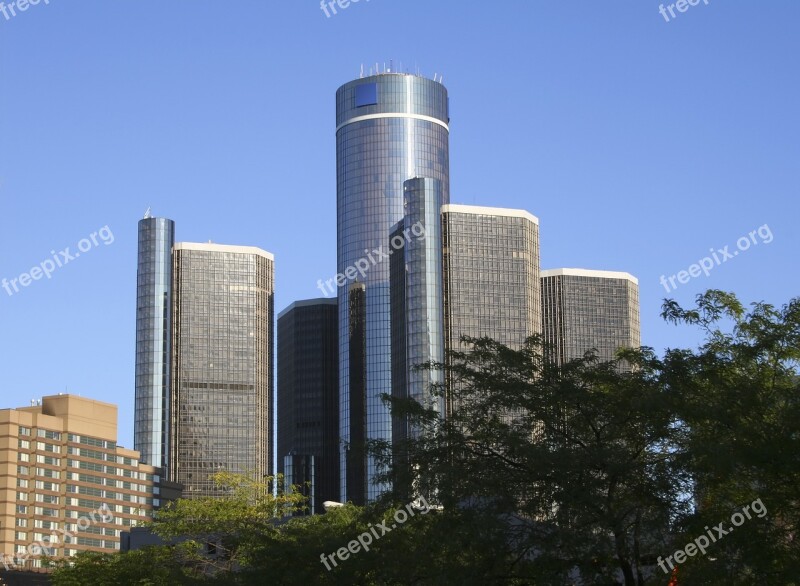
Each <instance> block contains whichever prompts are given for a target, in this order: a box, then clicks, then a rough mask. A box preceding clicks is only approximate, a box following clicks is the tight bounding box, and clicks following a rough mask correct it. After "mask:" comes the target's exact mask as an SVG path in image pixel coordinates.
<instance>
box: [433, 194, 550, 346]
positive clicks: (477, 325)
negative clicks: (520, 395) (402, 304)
mask: <svg viewBox="0 0 800 586" xmlns="http://www.w3.org/2000/svg"><path fill="white" fill-rule="evenodd" d="M442 240H443V258H444V316H445V317H444V319H445V346H446V348H447V349H448V350H459V349H462V348H463V347H462V345H461V342H460V338H461V336H463V335H466V336H471V337H473V338H480V337H482V336H488V337H490V338H492V339H494V340H496V341H497V342H500V343H502V344H505V345H507V346H509V347H512V348H519V347H521V346H522V345H523V344H524V342H525V339H526V338H527V337H528V336H532V335H534V334H537V333H540V332H541V328H542V325H541V319H542V318H541V284H540V276H539V220H538V219H537V218H536V217H535V216H533V215H531V214H529V213H528V212H526V211H524V210H512V209H504V208H488V207H477V206H466V205H445V206H443V207H442Z"/></svg>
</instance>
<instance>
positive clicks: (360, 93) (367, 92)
mask: <svg viewBox="0 0 800 586" xmlns="http://www.w3.org/2000/svg"><path fill="white" fill-rule="evenodd" d="M377 103H378V84H377V83H365V84H363V85H359V86H356V108H360V107H361V106H374V105H375V104H377Z"/></svg>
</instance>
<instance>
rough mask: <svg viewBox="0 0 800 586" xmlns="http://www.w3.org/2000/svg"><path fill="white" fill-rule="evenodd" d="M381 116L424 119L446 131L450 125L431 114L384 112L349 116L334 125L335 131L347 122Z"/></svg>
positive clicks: (373, 118)
mask: <svg viewBox="0 0 800 586" xmlns="http://www.w3.org/2000/svg"><path fill="white" fill-rule="evenodd" d="M381 118H411V119H412V120H424V121H426V122H433V123H434V124H438V125H439V126H441V127H442V128H444V129H445V130H446V131H447V132H450V127H449V126H448V125H447V124H445V123H444V122H442V121H441V120H439V119H438V118H434V117H433V116H425V115H423V114H405V113H403V112H384V113H383V114H365V115H364V116H356V117H355V118H350V119H349V120H345V121H344V122H342V123H341V124H340V125H339V126H337V127H336V132H339V131H340V130H341V129H342V128H344V127H345V126H347V125H348V124H353V123H355V122H362V121H364V120H379V119H381Z"/></svg>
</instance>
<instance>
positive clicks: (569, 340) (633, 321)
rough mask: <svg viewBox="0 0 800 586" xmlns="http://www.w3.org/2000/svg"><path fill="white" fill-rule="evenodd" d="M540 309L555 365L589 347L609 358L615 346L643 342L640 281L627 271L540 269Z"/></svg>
mask: <svg viewBox="0 0 800 586" xmlns="http://www.w3.org/2000/svg"><path fill="white" fill-rule="evenodd" d="M542 308H543V311H542V324H543V331H544V341H545V342H546V343H549V344H551V349H552V352H553V355H552V357H551V358H552V359H553V360H555V361H556V362H557V363H559V364H563V363H565V362H568V361H570V360H574V359H576V358H581V357H583V355H584V354H585V353H586V352H587V351H589V350H591V349H592V348H595V349H596V350H597V353H598V356H599V358H600V360H603V361H609V360H612V359H613V358H614V354H615V352H616V351H617V350H618V349H619V348H621V347H625V348H638V347H639V346H640V345H641V332H640V326H639V282H638V281H637V280H636V278H634V277H633V276H632V275H629V274H628V273H618V272H611V271H590V270H584V269H554V270H548V271H542Z"/></svg>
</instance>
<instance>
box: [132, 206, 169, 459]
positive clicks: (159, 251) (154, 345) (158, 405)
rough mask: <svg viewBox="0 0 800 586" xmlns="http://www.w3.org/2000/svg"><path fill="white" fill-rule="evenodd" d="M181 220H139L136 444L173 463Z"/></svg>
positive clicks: (144, 451)
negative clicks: (175, 257)
mask: <svg viewBox="0 0 800 586" xmlns="http://www.w3.org/2000/svg"><path fill="white" fill-rule="evenodd" d="M174 243H175V223H174V222H173V221H172V220H167V219H165V218H145V219H143V220H140V221H139V253H138V268H137V274H136V382H135V385H136V399H135V404H134V412H135V419H134V431H133V443H134V449H136V451H138V452H139V453H141V455H142V461H143V462H146V463H148V464H150V465H152V466H157V467H160V468H164V469H166V468H168V467H169V461H168V454H169V431H168V428H167V425H168V422H169V407H170V391H169V386H170V352H171V347H170V333H171V328H172V323H171V319H170V316H171V309H172V308H171V306H172V246H173V244H174Z"/></svg>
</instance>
